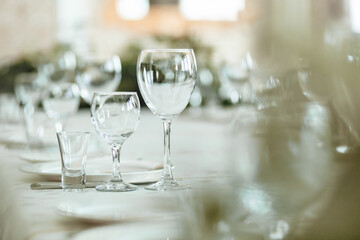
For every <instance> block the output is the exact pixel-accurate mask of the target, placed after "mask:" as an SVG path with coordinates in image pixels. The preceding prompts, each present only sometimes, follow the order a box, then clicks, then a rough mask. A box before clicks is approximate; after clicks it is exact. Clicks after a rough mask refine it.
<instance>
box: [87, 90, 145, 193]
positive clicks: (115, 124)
mask: <svg viewBox="0 0 360 240" xmlns="http://www.w3.org/2000/svg"><path fill="white" fill-rule="evenodd" d="M90 111H91V121H92V124H93V125H94V127H95V129H96V131H97V132H98V133H99V135H100V136H102V137H103V138H104V139H105V141H106V142H107V143H108V144H109V145H110V146H111V149H112V157H113V172H112V177H111V180H110V182H109V183H104V184H101V185H99V186H97V187H96V190H98V191H102V192H127V191H133V190H136V189H137V186H135V185H132V184H129V183H125V182H124V181H123V179H122V177H121V173H120V150H121V147H122V145H123V143H124V142H125V140H126V139H127V138H128V137H130V135H131V134H132V133H133V132H134V131H135V130H136V128H137V126H138V124H139V120H140V102H139V98H138V96H137V94H136V93H135V92H111V93H94V96H93V98H92V101H91V107H90Z"/></svg>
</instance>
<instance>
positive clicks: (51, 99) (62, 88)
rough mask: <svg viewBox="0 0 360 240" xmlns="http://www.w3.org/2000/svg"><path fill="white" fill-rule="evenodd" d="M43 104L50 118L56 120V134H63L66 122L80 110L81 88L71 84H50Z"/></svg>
mask: <svg viewBox="0 0 360 240" xmlns="http://www.w3.org/2000/svg"><path fill="white" fill-rule="evenodd" d="M42 104H43V107H44V109H45V112H46V114H47V115H48V117H49V118H51V119H53V120H55V129H56V132H61V131H62V130H63V125H64V120H65V119H66V118H67V117H69V116H70V115H72V114H74V113H76V112H77V110H78V108H79V105H80V91H79V87H78V86H77V85H76V84H74V83H71V82H60V83H56V84H49V85H48V86H47V87H46V89H45V90H44V92H43V100H42Z"/></svg>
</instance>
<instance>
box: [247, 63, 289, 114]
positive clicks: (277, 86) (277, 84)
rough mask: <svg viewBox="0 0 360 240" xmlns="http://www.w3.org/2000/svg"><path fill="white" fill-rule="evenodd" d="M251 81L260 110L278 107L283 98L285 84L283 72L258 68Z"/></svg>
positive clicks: (255, 100)
mask: <svg viewBox="0 0 360 240" xmlns="http://www.w3.org/2000/svg"><path fill="white" fill-rule="evenodd" d="M250 81H251V85H252V89H253V94H254V102H255V104H256V105H257V108H258V109H259V110H260V109H266V108H269V107H277V106H278V104H279V102H280V101H282V100H283V97H284V86H283V83H282V81H283V76H282V75H281V73H279V72H276V71H272V70H264V69H257V70H256V71H254V72H252V74H251V77H250Z"/></svg>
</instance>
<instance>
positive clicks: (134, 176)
mask: <svg viewBox="0 0 360 240" xmlns="http://www.w3.org/2000/svg"><path fill="white" fill-rule="evenodd" d="M183 61H188V62H189V63H190V64H188V65H187V66H186V67H183V69H182V71H177V72H178V74H181V75H179V77H178V78H174V75H172V76H170V74H171V71H172V69H173V68H174V67H176V66H178V65H179V64H181V63H182V62H183ZM137 71H138V84H139V88H140V91H141V94H142V95H143V97H144V98H145V102H146V103H147V105H148V107H149V108H150V110H151V111H152V112H153V113H154V114H155V115H156V116H158V117H159V118H160V119H161V120H162V123H163V130H164V157H163V161H162V162H160V161H159V162H156V161H147V160H146V159H145V160H124V161H120V155H121V149H122V145H123V143H124V142H125V141H126V140H127V138H129V137H130V136H131V135H132V134H133V133H134V132H135V131H136V129H137V127H138V125H139V122H140V101H139V98H138V96H137V93H135V92H99V93H94V94H93V97H92V100H91V102H90V118H91V123H92V125H93V127H94V129H95V131H96V133H97V134H98V135H99V136H101V137H102V138H103V140H104V142H106V143H107V144H108V145H109V146H110V149H111V156H112V165H111V161H110V160H111V158H110V154H106V153H101V155H102V156H101V157H99V156H95V157H94V156H92V155H91V154H90V152H89V149H91V148H89V147H88V143H89V139H90V136H91V134H90V132H84V131H58V132H57V133H56V136H57V140H58V146H59V152H60V154H59V155H60V157H61V164H60V161H59V157H58V156H59V155H57V157H56V154H55V153H53V154H54V155H52V156H51V155H49V159H48V160H49V162H47V161H46V160H45V159H44V157H43V156H41V154H40V157H39V158H36V155H35V156H34V155H33V159H31V160H30V161H32V162H38V163H32V164H24V165H21V166H20V170H21V171H23V172H25V173H31V174H36V175H39V176H41V177H42V178H43V179H44V180H46V181H55V182H53V183H51V182H50V183H47V182H44V183H33V184H32V185H31V188H32V189H46V188H49V189H59V188H63V189H64V190H65V191H82V190H84V189H86V188H89V187H90V188H92V187H94V186H95V189H96V190H97V191H100V192H127V191H134V190H137V189H138V186H136V185H134V184H146V183H154V182H155V184H153V185H147V186H145V187H144V188H145V189H147V190H155V191H168V190H180V189H187V188H190V186H189V185H179V184H178V183H177V182H176V181H175V180H174V178H173V175H172V168H173V165H172V163H171V162H170V126H171V122H172V120H173V119H174V118H175V117H176V116H177V115H179V114H180V113H181V112H182V111H183V110H184V109H185V107H186V105H187V104H188V102H189V99H190V96H191V92H192V89H193V88H194V86H195V79H196V62H195V56H194V53H193V51H192V50H191V49H149V50H142V51H140V53H139V58H138V63H137ZM153 71H157V72H159V73H160V74H157V75H149V73H151V72H153ZM147 72H149V73H147ZM166 74H167V75H168V76H166ZM154 76H157V77H154ZM179 99H181V100H182V101H179ZM58 125H60V124H58ZM58 127H59V126H58ZM58 130H61V128H60V127H59V129H58ZM125 146H126V145H125ZM93 154H94V153H93ZM45 155H46V153H45ZM42 157H43V158H42ZM20 158H24V156H23V155H22V156H20ZM56 159H57V160H56ZM27 160H29V159H27ZM43 160H44V162H42V161H43ZM53 160H55V161H53ZM60 180H61V184H59V183H58V181H60ZM96 184H97V185H96Z"/></svg>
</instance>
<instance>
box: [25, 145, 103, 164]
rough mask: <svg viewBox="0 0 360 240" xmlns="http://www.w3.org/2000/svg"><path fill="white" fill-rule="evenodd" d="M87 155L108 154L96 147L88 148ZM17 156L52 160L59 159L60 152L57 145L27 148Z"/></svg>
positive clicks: (32, 160) (90, 156)
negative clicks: (43, 147)
mask: <svg viewBox="0 0 360 240" xmlns="http://www.w3.org/2000/svg"><path fill="white" fill-rule="evenodd" d="M87 155H88V158H95V157H99V156H104V155H108V153H104V152H101V151H99V150H97V149H89V150H88V154H87ZM19 157H20V158H21V159H23V160H26V161H29V162H53V161H60V152H59V148H58V147H52V148H45V149H29V150H25V151H23V152H22V153H20V155H19Z"/></svg>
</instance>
